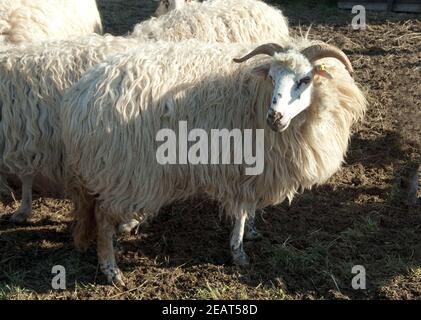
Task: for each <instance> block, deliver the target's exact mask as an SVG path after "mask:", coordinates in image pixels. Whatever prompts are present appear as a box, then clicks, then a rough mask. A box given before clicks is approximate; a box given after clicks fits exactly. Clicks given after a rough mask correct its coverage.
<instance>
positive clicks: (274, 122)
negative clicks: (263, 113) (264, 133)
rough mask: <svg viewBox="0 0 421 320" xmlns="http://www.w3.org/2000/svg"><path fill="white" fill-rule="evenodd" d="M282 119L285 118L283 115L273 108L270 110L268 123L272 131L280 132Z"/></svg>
mask: <svg viewBox="0 0 421 320" xmlns="http://www.w3.org/2000/svg"><path fill="white" fill-rule="evenodd" d="M282 118H283V116H282V113H280V112H277V111H275V110H273V109H272V108H269V111H268V114H267V118H266V121H267V123H268V125H269V127H270V128H271V129H272V130H274V131H279V129H280V128H281V127H282V124H281V120H282Z"/></svg>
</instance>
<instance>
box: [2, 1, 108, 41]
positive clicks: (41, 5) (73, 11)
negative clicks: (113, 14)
mask: <svg viewBox="0 0 421 320" xmlns="http://www.w3.org/2000/svg"><path fill="white" fill-rule="evenodd" d="M94 32H95V33H102V23H101V18H100V15H99V12H98V8H97V5H96V1H95V0H71V1H69V0H0V44H1V45H20V44H26V43H30V42H40V41H45V40H58V39H66V38H68V37H70V36H81V35H87V34H90V33H94Z"/></svg>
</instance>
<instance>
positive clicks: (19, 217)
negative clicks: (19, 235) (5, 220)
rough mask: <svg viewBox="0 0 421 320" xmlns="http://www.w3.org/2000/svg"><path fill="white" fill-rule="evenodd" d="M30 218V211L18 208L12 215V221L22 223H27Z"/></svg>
mask: <svg viewBox="0 0 421 320" xmlns="http://www.w3.org/2000/svg"><path fill="white" fill-rule="evenodd" d="M27 218H28V212H27V211H26V210H17V211H15V212H14V213H13V215H12V216H11V217H10V220H9V221H10V222H11V223H16V224H22V223H25V222H26V220H27Z"/></svg>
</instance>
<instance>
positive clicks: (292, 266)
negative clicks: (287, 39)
mask: <svg viewBox="0 0 421 320" xmlns="http://www.w3.org/2000/svg"><path fill="white" fill-rule="evenodd" d="M296 2H297V1H278V3H281V4H280V7H281V8H282V9H283V10H284V12H285V14H286V15H287V16H288V17H289V19H290V23H291V28H292V32H293V33H295V34H299V30H300V29H301V30H303V31H304V32H305V31H306V30H307V29H308V27H309V26H310V25H312V28H311V31H310V37H311V38H314V39H321V40H324V41H328V42H330V43H332V44H335V45H337V46H339V47H341V48H343V49H344V51H345V52H346V53H347V54H348V55H349V57H350V59H351V61H352V62H353V64H354V69H355V70H356V79H357V80H358V81H359V82H360V83H361V85H362V87H363V88H364V90H365V92H366V93H367V96H368V98H369V101H370V104H369V110H368V112H367V115H366V118H365V121H364V122H363V123H362V124H361V125H359V126H358V127H357V128H355V133H354V135H353V137H352V140H351V146H350V150H349V153H348V156H347V159H346V163H345V164H344V166H343V169H342V170H341V171H340V172H338V173H337V174H336V175H335V176H334V177H333V178H332V179H331V180H330V181H329V183H327V184H326V185H324V186H322V187H317V188H314V189H313V190H312V191H307V192H305V193H304V194H302V195H300V196H298V197H297V198H296V199H295V200H294V201H293V203H292V205H291V206H288V205H287V204H284V205H281V206H277V207H272V208H267V209H266V210H265V211H264V212H260V213H259V214H258V220H257V225H258V227H259V229H260V230H261V231H262V232H263V234H264V238H263V239H262V240H260V241H257V242H247V243H246V248H245V249H246V250H247V252H248V253H249V255H250V257H251V261H252V264H251V266H250V267H249V268H246V269H242V268H238V267H235V266H232V265H231V264H230V255H229V250H228V239H229V233H230V225H229V223H228V222H227V221H225V220H224V219H222V220H221V219H220V218H219V209H218V206H217V204H216V203H211V202H209V201H206V200H203V199H198V200H191V201H188V202H184V203H176V204H174V205H172V206H170V207H168V208H165V209H164V210H162V213H161V215H160V216H159V217H158V218H157V219H156V220H155V221H153V222H152V223H151V224H150V225H149V226H147V227H144V228H142V229H141V230H139V234H138V235H130V236H125V237H123V238H121V239H120V247H121V249H122V251H123V254H121V255H120V267H121V268H122V270H123V272H124V273H125V275H126V277H127V278H128V287H127V288H126V289H119V288H115V287H113V286H108V285H106V283H105V279H104V277H103V276H102V275H101V273H100V272H98V269H97V260H96V254H95V250H94V248H92V249H90V250H89V251H88V252H87V253H83V254H81V253H78V252H76V251H75V250H74V248H73V245H72V240H71V236H70V229H71V223H70V218H69V217H68V216H67V215H66V213H67V212H68V211H69V210H70V208H71V207H70V204H69V202H68V201H67V200H62V199H54V198H51V197H48V195H45V194H44V195H43V194H39V195H36V196H35V214H34V216H33V218H32V219H31V221H30V222H29V223H27V224H26V225H24V226H15V225H11V224H10V223H9V222H8V218H9V217H10V215H11V213H12V212H13V211H14V210H15V209H16V208H17V206H18V202H16V200H14V198H13V197H15V198H16V199H19V197H20V191H19V190H17V191H16V192H15V193H14V194H13V197H12V196H10V197H4V199H3V201H2V202H1V203H0V212H1V215H0V299H69V298H70V299H123V298H125V299H148V298H157V299H164V298H167V299H176V298H181V299H187V298H188V299H190V298H194V299H201V298H204V299H373V298H375V299H421V207H420V205H419V204H418V205H415V206H407V205H405V204H404V203H403V201H402V200H403V196H404V195H405V189H403V188H402V186H404V185H405V183H404V182H405V177H406V176H407V173H408V172H410V171H411V170H412V171H414V170H413V168H414V167H415V166H416V164H417V163H419V161H420V159H421V152H420V147H419V143H420V141H419V140H420V139H419V138H420V137H421V128H420V127H421V116H420V112H421V111H420V110H421V105H420V101H421V76H420V72H421V64H420V61H421V21H420V17H421V16H420V15H418V16H415V15H408V14H385V13H372V12H368V16H367V23H368V28H367V29H366V30H360V31H354V30H352V28H351V24H350V22H351V19H352V15H351V13H350V12H346V11H339V10H337V9H336V7H335V1H329V2H328V3H327V4H320V1H313V0H309V1H306V3H304V4H296ZM99 3H100V5H101V11H102V15H103V18H104V21H105V29H106V31H107V32H110V33H113V34H126V33H127V32H129V31H130V30H131V29H132V27H133V25H134V24H135V23H136V22H138V21H140V20H141V19H145V18H147V17H149V15H150V14H151V12H152V11H153V9H154V8H155V6H156V5H157V3H156V2H154V1H146V0H145V1H140V0H124V1H123V0H120V1H119V0H100V1H99ZM332 3H333V6H332ZM417 117H418V118H417ZM54 265H63V266H64V267H65V268H66V271H67V289H66V290H61V291H54V290H52V289H51V279H52V274H51V268H52V267H53V266H54ZM354 265H362V266H364V267H365V270H366V275H367V288H366V290H354V289H352V286H351V283H352V278H353V277H354V276H355V274H352V273H351V269H352V267H353V266H354Z"/></svg>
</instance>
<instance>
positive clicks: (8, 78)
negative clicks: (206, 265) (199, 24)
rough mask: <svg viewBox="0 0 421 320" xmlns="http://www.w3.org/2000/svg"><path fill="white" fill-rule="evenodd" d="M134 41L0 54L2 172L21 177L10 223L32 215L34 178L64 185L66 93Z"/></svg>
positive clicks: (100, 40) (74, 42)
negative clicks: (63, 106)
mask: <svg viewBox="0 0 421 320" xmlns="http://www.w3.org/2000/svg"><path fill="white" fill-rule="evenodd" d="M138 45H139V42H138V41H137V40H136V39H127V38H123V37H113V36H111V35H107V36H100V35H95V34H92V35H89V36H85V37H80V38H79V37H78V38H72V39H69V40H63V41H52V42H51V41H50V42H43V43H42V44H32V45H30V44H28V45H26V46H25V47H24V48H14V49H10V50H8V51H7V52H6V54H2V55H0V105H1V122H0V152H1V154H0V171H1V172H2V173H4V174H14V175H17V176H18V177H19V178H20V179H21V181H22V203H21V206H20V207H19V209H18V210H17V211H16V212H15V213H14V214H13V216H12V218H11V220H12V221H13V222H17V223H22V222H24V221H26V219H27V218H28V216H29V214H30V213H31V210H32V183H33V179H34V176H36V175H37V174H39V175H40V176H41V178H42V179H41V180H43V181H44V182H43V183H42V185H45V184H46V183H47V182H45V181H48V183H50V184H51V183H54V184H56V185H58V186H60V185H62V183H61V181H63V180H62V172H61V148H60V145H61V143H60V134H59V132H60V128H59V125H58V108H59V107H60V102H61V98H62V95H63V93H64V91H65V90H66V89H67V88H68V87H70V86H71V85H72V84H74V83H75V82H76V81H77V80H78V79H79V78H80V77H81V76H82V74H83V73H84V72H85V71H86V70H87V69H88V68H90V67H92V66H93V65H95V64H97V63H99V62H101V61H103V60H105V59H106V58H107V57H108V56H110V55H112V54H115V53H119V52H124V51H127V50H129V49H131V48H134V47H137V46H138ZM45 179H47V180H45Z"/></svg>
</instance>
